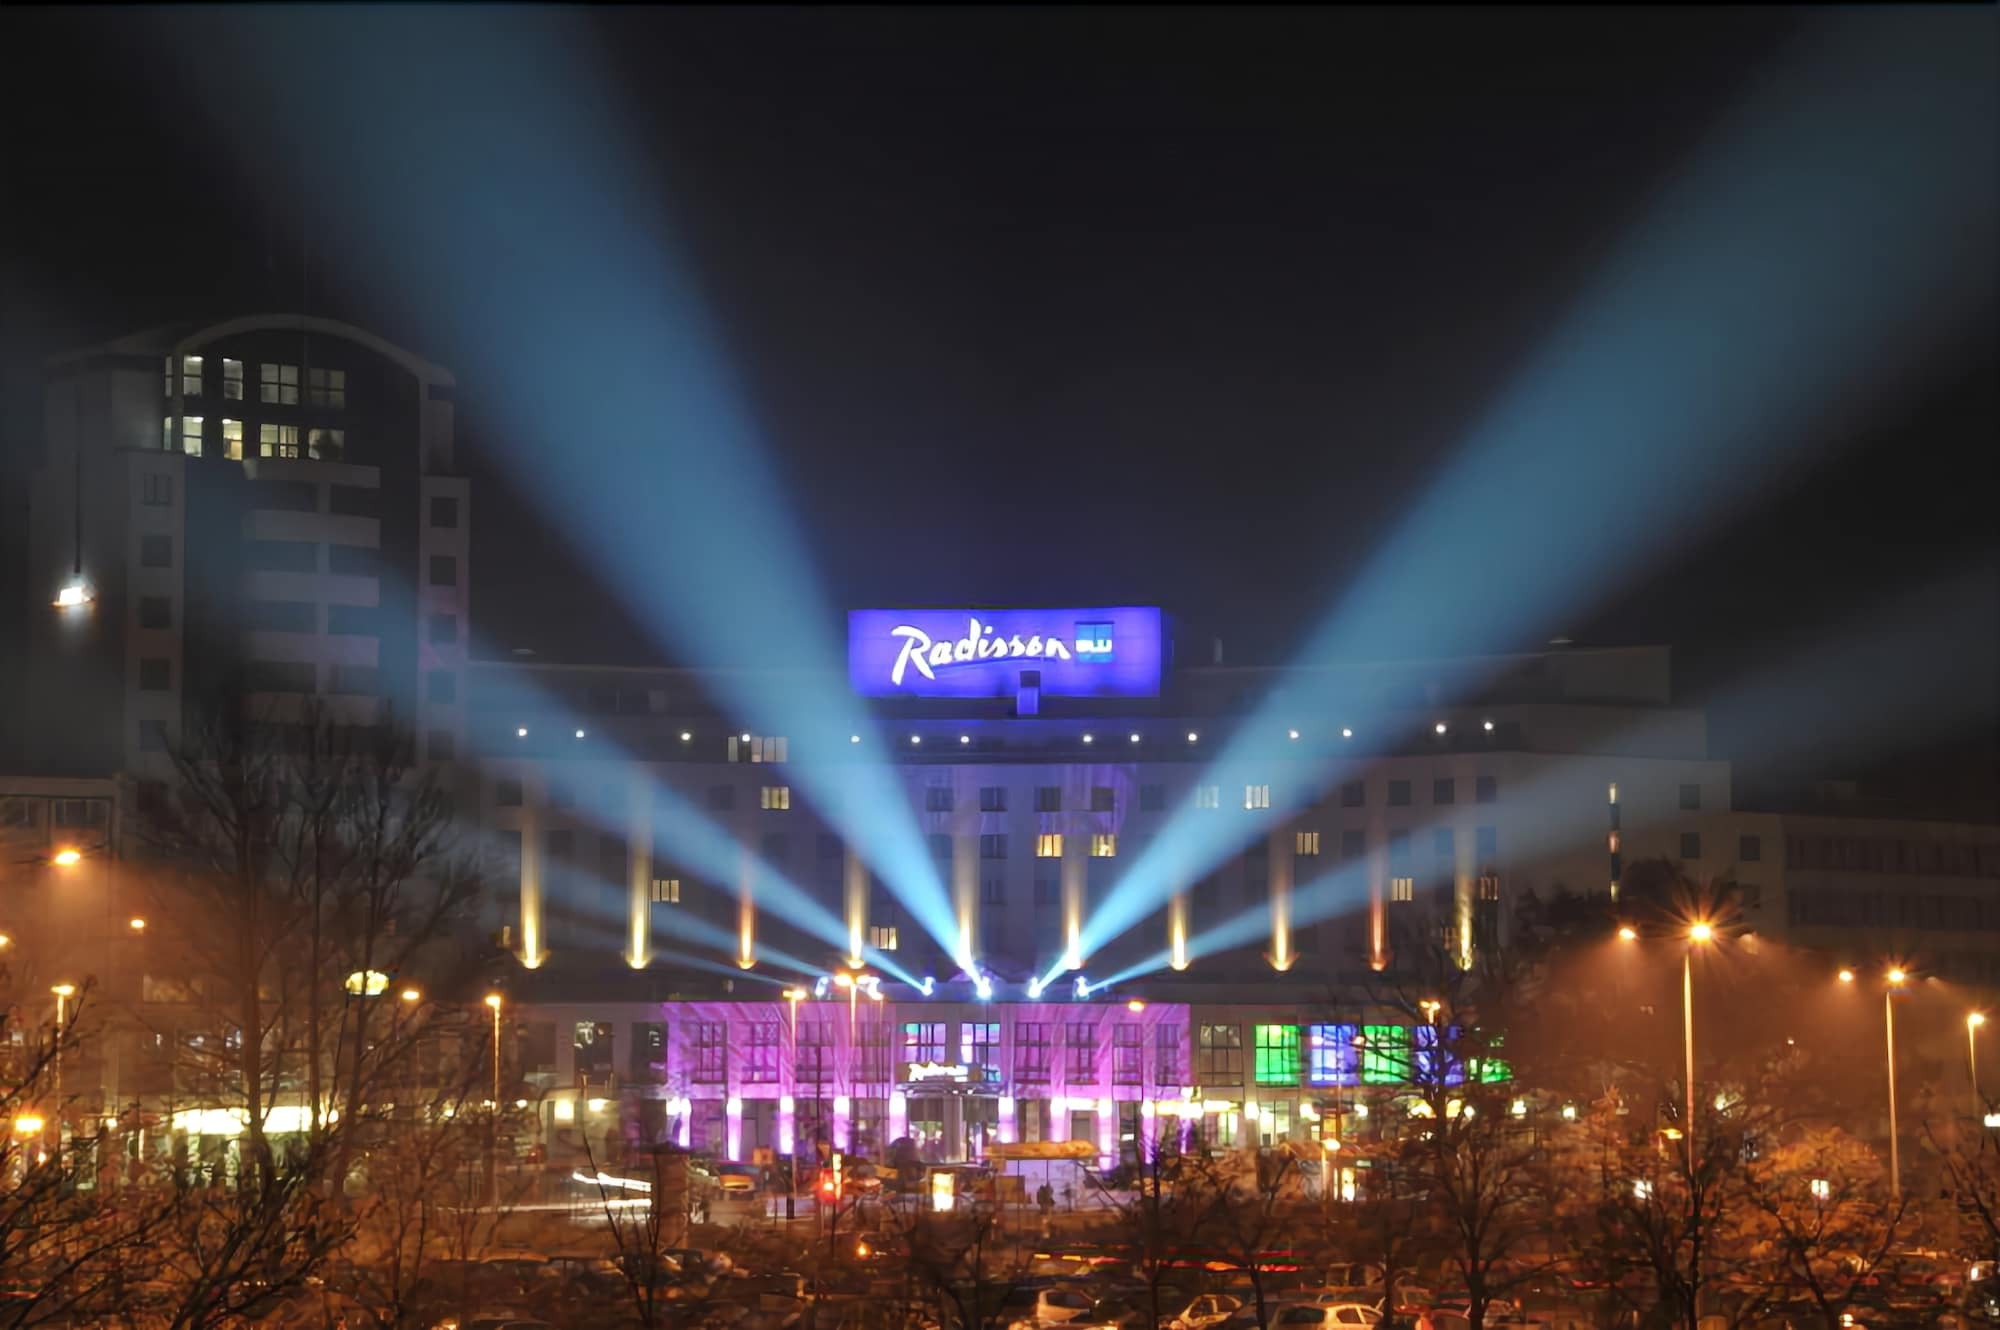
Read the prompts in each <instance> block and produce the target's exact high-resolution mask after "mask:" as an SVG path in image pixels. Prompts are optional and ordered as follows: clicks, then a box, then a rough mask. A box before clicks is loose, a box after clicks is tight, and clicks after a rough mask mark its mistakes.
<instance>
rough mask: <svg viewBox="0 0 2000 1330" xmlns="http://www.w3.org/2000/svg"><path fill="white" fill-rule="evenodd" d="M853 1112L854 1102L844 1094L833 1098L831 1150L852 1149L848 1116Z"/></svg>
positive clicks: (852, 1136) (851, 1132)
mask: <svg viewBox="0 0 2000 1330" xmlns="http://www.w3.org/2000/svg"><path fill="white" fill-rule="evenodd" d="M853 1111H854V1101H853V1100H852V1099H850V1098H848V1097H847V1096H846V1095H844V1094H837V1095H835V1096H834V1097H833V1148H834V1149H836V1150H840V1151H843V1152H845V1151H851V1150H853V1149H854V1132H853V1130H852V1129H851V1128H850V1127H849V1125H848V1122H849V1118H850V1115H851V1114H852V1113H853Z"/></svg>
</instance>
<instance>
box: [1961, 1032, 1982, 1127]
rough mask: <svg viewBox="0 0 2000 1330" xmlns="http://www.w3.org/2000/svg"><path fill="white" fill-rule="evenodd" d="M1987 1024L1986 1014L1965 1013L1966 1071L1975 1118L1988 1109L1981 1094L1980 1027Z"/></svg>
mask: <svg viewBox="0 0 2000 1330" xmlns="http://www.w3.org/2000/svg"><path fill="white" fill-rule="evenodd" d="M1984 1024H1986V1013H1985V1012H1983V1011H1968V1012H1966V1013H1965V1070H1966V1074H1967V1075H1968V1076H1970V1077H1971V1079H1972V1112H1973V1114H1974V1115H1975V1116H1977V1115H1978V1114H1979V1113H1981V1112H1983V1111H1984V1110H1985V1108H1986V1101H1985V1100H1984V1099H1982V1098H1981V1097H1980V1094H1979V1039H1978V1034H1979V1027H1980V1026H1982V1025H1984Z"/></svg>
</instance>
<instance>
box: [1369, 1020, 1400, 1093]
mask: <svg viewBox="0 0 2000 1330" xmlns="http://www.w3.org/2000/svg"><path fill="white" fill-rule="evenodd" d="M1361 1037H1362V1039H1363V1041H1364V1043H1363V1046H1362V1050H1361V1081H1362V1084H1364V1085H1401V1084H1403V1083H1404V1082H1406V1081H1408V1080H1409V1079H1410V1032H1409V1031H1408V1030H1406V1029H1404V1028H1403V1027H1402V1026H1400V1025H1364V1026H1362V1027H1361Z"/></svg>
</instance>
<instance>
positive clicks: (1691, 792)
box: [1612, 785, 1701, 812]
mask: <svg viewBox="0 0 2000 1330" xmlns="http://www.w3.org/2000/svg"><path fill="white" fill-rule="evenodd" d="M1612 802H1613V803H1616V802H1617V800H1616V799H1614V800H1612ZM1700 807H1701V786H1699V785H1683V786H1681V808H1682V810H1683V811H1686V812H1693V811H1695V810H1696V809H1699V808H1700Z"/></svg>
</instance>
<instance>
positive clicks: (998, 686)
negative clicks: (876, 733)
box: [847, 606, 1165, 697]
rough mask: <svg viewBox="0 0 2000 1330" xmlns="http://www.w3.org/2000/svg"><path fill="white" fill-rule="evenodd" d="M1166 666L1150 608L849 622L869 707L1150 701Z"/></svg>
mask: <svg viewBox="0 0 2000 1330" xmlns="http://www.w3.org/2000/svg"><path fill="white" fill-rule="evenodd" d="M1164 657H1165V644H1164V641H1163V633H1162V630H1161V620H1160V611H1159V610H1158V609H1157V608H1155V607H1152V606H1131V607H1125V608H1117V609H1055V610H855V611H854V612H853V613H851V614H849V615H848V616H847V673H848V680H849V682H850V683H851V684H852V685H853V687H854V691H855V692H857V693H860V694H861V695H862V696H864V697H1004V696H1008V695H1010V694H1013V693H1014V692H1016V691H1017V690H1019V689H1020V688H1022V687H1023V686H1034V687H1037V688H1039V690H1040V692H1041V695H1042V696H1045V697H1153V696H1156V695H1157V694H1158V693H1159V691H1160V674H1161V670H1162V667H1163V664H1164ZM1024 671H1034V672H1035V673H1036V675H1038V676H1039V682H1037V683H1034V684H1032V685H1029V683H1028V681H1027V680H1024V679H1023V677H1022V676H1023V673H1024Z"/></svg>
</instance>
